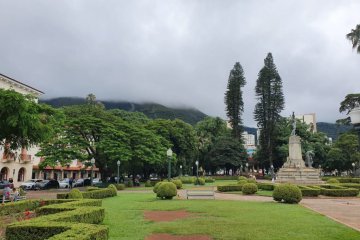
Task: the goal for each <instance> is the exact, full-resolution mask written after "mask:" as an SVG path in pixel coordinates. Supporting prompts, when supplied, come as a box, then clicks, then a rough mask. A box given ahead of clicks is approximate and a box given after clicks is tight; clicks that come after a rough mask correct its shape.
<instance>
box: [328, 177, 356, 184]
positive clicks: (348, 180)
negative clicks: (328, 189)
mask: <svg viewBox="0 0 360 240" xmlns="http://www.w3.org/2000/svg"><path fill="white" fill-rule="evenodd" d="M330 178H335V177H322V178H321V180H323V181H327V180H329V179H330ZM336 179H337V180H338V181H339V182H340V183H360V178H350V177H337V178H336Z"/></svg>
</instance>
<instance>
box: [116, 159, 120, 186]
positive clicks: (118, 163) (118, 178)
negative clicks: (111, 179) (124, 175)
mask: <svg viewBox="0 0 360 240" xmlns="http://www.w3.org/2000/svg"><path fill="white" fill-rule="evenodd" d="M116 164H117V167H118V174H117V183H118V184H119V180H120V175H119V168H120V160H118V161H117V162H116Z"/></svg>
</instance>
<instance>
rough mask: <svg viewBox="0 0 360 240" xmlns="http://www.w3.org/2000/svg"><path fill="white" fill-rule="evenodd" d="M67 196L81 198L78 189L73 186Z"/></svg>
mask: <svg viewBox="0 0 360 240" xmlns="http://www.w3.org/2000/svg"><path fill="white" fill-rule="evenodd" d="M68 198H69V199H82V198H83V195H82V193H81V192H80V190H79V189H76V188H75V189H73V190H71V191H70V192H69V195H68Z"/></svg>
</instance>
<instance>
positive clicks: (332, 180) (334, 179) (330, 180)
mask: <svg viewBox="0 0 360 240" xmlns="http://www.w3.org/2000/svg"><path fill="white" fill-rule="evenodd" d="M326 182H327V183H340V182H339V181H338V180H337V179H336V178H330V179H328V180H327V181H326Z"/></svg>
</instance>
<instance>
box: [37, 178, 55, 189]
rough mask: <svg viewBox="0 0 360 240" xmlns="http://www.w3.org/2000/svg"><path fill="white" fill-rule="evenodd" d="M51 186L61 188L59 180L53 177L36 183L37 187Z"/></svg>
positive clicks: (46, 187)
mask: <svg viewBox="0 0 360 240" xmlns="http://www.w3.org/2000/svg"><path fill="white" fill-rule="evenodd" d="M50 188H59V182H58V181H56V180H54V179H52V180H42V181H40V182H37V183H36V184H35V189H37V190H40V189H50Z"/></svg>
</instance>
